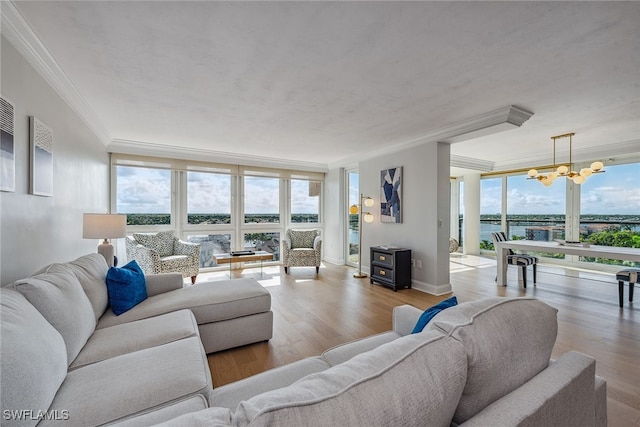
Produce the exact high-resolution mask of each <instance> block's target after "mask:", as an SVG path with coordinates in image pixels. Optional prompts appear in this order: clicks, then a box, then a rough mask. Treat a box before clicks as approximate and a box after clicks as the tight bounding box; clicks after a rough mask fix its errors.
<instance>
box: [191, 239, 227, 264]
mask: <svg viewBox="0 0 640 427" xmlns="http://www.w3.org/2000/svg"><path fill="white" fill-rule="evenodd" d="M187 241H188V242H191V243H199V244H200V268H207V267H215V266H216V265H217V264H216V263H215V261H214V259H213V256H214V255H217V254H225V253H229V252H231V247H232V246H231V234H188V235H187Z"/></svg>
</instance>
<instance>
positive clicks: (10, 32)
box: [0, 1, 111, 146]
mask: <svg viewBox="0 0 640 427" xmlns="http://www.w3.org/2000/svg"><path fill="white" fill-rule="evenodd" d="M1 8H2V13H1V14H0V15H2V17H1V18H2V19H1V23H0V33H1V34H2V35H3V36H4V37H6V39H7V40H8V41H9V42H10V43H11V44H12V45H13V46H14V47H15V48H16V49H17V50H18V52H20V53H21V54H22V56H24V57H25V59H26V60H27V61H28V62H29V63H30V64H31V65H32V66H33V68H35V70H36V71H37V72H38V73H39V74H40V75H41V76H42V77H43V78H44V79H45V80H46V81H47V83H49V85H51V87H53V89H54V90H55V91H56V92H57V93H58V95H60V96H61V97H62V99H63V100H64V101H65V102H66V103H67V104H68V105H69V107H70V108H71V109H72V110H73V111H74V112H75V113H76V114H77V115H78V116H79V117H80V119H81V120H82V121H83V122H84V123H85V124H86V125H87V126H88V127H89V129H90V130H91V131H92V132H93V133H94V134H95V135H96V137H97V138H98V139H99V140H100V141H101V142H102V143H103V144H104V145H105V146H107V145H108V144H109V142H110V141H111V135H109V132H108V131H107V128H106V127H105V126H104V124H103V123H102V122H101V121H100V119H99V118H98V116H97V115H96V114H95V112H94V111H93V109H92V108H91V107H90V106H89V103H88V102H87V101H86V100H85V99H84V97H83V96H82V95H81V94H80V91H79V90H78V88H77V87H76V86H75V85H74V84H73V82H72V81H71V79H69V77H68V76H67V75H66V74H65V72H64V71H63V70H62V68H61V67H60V65H59V64H58V63H57V61H56V60H55V59H54V58H53V56H52V55H51V53H50V52H49V50H48V49H47V48H46V47H45V46H44V44H43V43H42V42H41V41H40V39H39V38H38V36H37V35H36V34H35V33H34V32H33V30H32V29H31V27H30V26H29V24H28V23H27V22H26V21H25V20H24V18H23V17H22V15H20V12H19V11H18V9H17V8H16V6H15V4H14V2H13V1H2V5H1Z"/></svg>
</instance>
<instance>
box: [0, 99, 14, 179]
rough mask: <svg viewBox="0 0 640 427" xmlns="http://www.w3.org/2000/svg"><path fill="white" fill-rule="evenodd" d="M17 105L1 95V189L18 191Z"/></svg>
mask: <svg viewBox="0 0 640 427" xmlns="http://www.w3.org/2000/svg"><path fill="white" fill-rule="evenodd" d="M14 124H15V106H14V105H13V103H12V102H11V101H9V100H8V99H6V98H4V97H2V96H0V134H1V135H0V137H1V139H0V191H16V147H15V142H14V137H13V129H14Z"/></svg>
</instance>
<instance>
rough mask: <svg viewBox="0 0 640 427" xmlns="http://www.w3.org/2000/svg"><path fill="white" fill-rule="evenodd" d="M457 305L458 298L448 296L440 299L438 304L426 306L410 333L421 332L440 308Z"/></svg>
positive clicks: (444, 308)
mask: <svg viewBox="0 0 640 427" xmlns="http://www.w3.org/2000/svg"><path fill="white" fill-rule="evenodd" d="M455 305H458V299H457V298H456V297H451V298H448V299H446V300H444V301H440V302H439V303H438V304H436V305H434V306H433V307H429V308H427V309H426V310H425V311H424V312H423V313H422V314H421V315H420V318H419V319H418V321H417V322H416V326H415V327H414V328H413V331H411V333H412V334H417V333H418V332H422V330H423V329H424V327H425V326H427V323H429V322H430V321H431V319H433V318H434V317H435V316H436V314H438V313H440V312H441V311H442V310H446V309H447V308H450V307H453V306H455Z"/></svg>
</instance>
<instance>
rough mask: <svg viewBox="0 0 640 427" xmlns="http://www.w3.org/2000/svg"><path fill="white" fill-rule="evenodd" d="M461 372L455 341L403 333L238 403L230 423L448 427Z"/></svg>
mask: <svg viewBox="0 0 640 427" xmlns="http://www.w3.org/2000/svg"><path fill="white" fill-rule="evenodd" d="M443 355H446V356H447V357H442V356H443ZM466 372H467V363H466V357H465V353H464V349H463V347H462V345H461V344H460V343H459V342H457V341H456V340H454V339H451V338H450V337H447V336H444V335H442V334H440V333H437V332H427V333H423V334H415V335H410V336H406V337H402V338H399V339H397V340H395V341H393V342H390V343H387V344H383V345H381V346H380V347H378V348H376V349H375V350H372V351H369V352H366V353H362V354H360V355H358V356H355V357H353V358H352V359H350V360H348V361H347V362H345V363H342V364H340V365H337V366H334V367H332V368H329V369H327V370H326V371H323V372H320V373H317V374H311V375H309V376H307V377H305V378H303V379H301V380H300V381H298V382H296V383H294V384H293V385H291V386H289V387H286V388H281V389H278V390H273V391H271V392H268V393H263V394H260V395H258V396H255V397H253V398H251V399H249V400H247V401H244V402H241V403H240V405H239V406H238V409H237V410H236V413H235V415H236V419H235V420H234V422H236V423H237V424H239V425H248V424H249V423H251V425H299V426H302V425H304V426H328V425H384V426H400V425H401V426H424V425H429V426H443V427H445V426H446V427H448V426H449V425H450V423H451V418H452V416H453V413H454V411H455V408H456V406H457V403H458V400H459V398H460V395H461V394H462V390H463V388H464V383H465V378H466Z"/></svg>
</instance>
